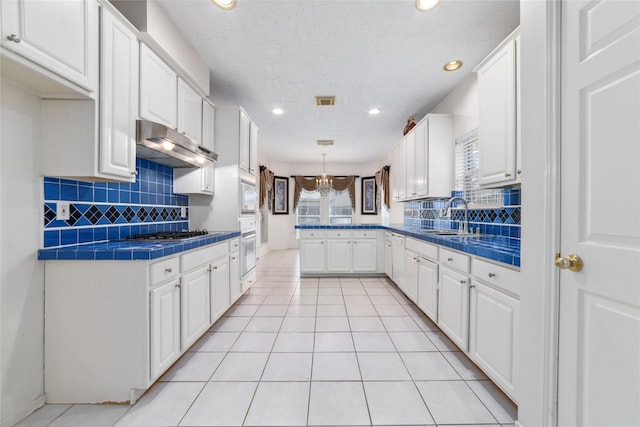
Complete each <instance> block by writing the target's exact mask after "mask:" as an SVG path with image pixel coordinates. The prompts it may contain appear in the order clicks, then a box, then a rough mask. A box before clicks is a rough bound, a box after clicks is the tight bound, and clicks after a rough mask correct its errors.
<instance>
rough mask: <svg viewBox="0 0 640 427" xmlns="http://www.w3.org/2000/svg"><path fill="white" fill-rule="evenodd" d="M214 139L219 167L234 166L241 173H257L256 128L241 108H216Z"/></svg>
mask: <svg viewBox="0 0 640 427" xmlns="http://www.w3.org/2000/svg"><path fill="white" fill-rule="evenodd" d="M215 119H216V124H215V139H216V152H217V153H218V154H219V155H220V160H219V162H218V164H219V165H224V166H227V165H233V164H236V165H237V166H238V168H239V169H240V170H241V171H245V172H248V173H250V174H251V175H256V174H257V172H258V127H257V126H256V125H255V124H254V123H253V122H252V121H251V118H250V117H249V116H248V115H247V113H246V112H245V111H244V110H243V109H242V107H216V115H215Z"/></svg>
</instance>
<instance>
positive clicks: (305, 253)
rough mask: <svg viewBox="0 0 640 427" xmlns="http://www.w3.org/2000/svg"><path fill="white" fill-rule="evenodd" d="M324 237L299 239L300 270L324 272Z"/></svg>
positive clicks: (304, 271)
mask: <svg viewBox="0 0 640 427" xmlns="http://www.w3.org/2000/svg"><path fill="white" fill-rule="evenodd" d="M324 246H325V245H324V239H313V238H311V239H304V238H303V239H300V272H301V273H323V272H324V258H325V251H324Z"/></svg>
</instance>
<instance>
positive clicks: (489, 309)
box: [469, 281, 520, 399]
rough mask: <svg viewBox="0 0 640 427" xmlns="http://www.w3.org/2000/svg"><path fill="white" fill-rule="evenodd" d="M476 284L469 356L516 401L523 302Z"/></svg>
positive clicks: (472, 301)
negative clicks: (521, 303)
mask: <svg viewBox="0 0 640 427" xmlns="http://www.w3.org/2000/svg"><path fill="white" fill-rule="evenodd" d="M474 285H475V286H474V287H473V288H472V289H471V310H470V313H471V318H470V322H469V323H470V331H469V356H471V358H472V359H473V360H474V361H475V362H476V363H477V364H478V365H479V366H480V367H481V368H483V369H484V371H485V372H486V373H487V374H488V375H489V376H490V377H491V378H492V379H493V380H494V381H495V382H496V383H497V384H498V385H499V386H500V387H501V388H502V389H503V390H504V391H505V392H506V393H507V394H508V395H509V396H511V397H512V398H514V399H515V397H516V396H515V384H516V373H517V361H518V354H517V352H518V330H519V325H518V323H519V317H520V315H519V313H520V301H518V300H517V299H515V298H513V297H510V296H508V295H506V294H504V293H502V292H500V291H497V290H495V289H493V288H490V287H489V286H485V285H484V284H482V283H481V282H477V281H474Z"/></svg>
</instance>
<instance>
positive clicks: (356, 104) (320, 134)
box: [160, 0, 519, 162]
mask: <svg viewBox="0 0 640 427" xmlns="http://www.w3.org/2000/svg"><path fill="white" fill-rule="evenodd" d="M160 3H161V7H162V8H163V9H164V10H165V12H167V14H168V16H169V17H170V19H172V20H173V21H174V23H175V24H176V25H177V26H178V27H179V28H182V29H184V33H185V35H186V37H187V38H188V39H189V40H190V41H191V43H192V44H193V46H194V47H195V48H196V49H197V50H198V52H199V53H200V55H202V57H203V58H204V60H205V61H206V62H207V64H208V65H209V67H210V68H211V97H212V99H213V101H214V102H215V104H216V105H242V106H243V107H244V108H245V110H246V111H247V112H248V114H249V116H251V118H252V120H253V121H254V122H255V123H256V124H257V125H258V127H259V128H260V131H259V138H258V140H259V147H260V151H261V152H262V153H264V155H265V157H266V158H268V159H270V160H276V161H282V162H310V161H320V160H321V156H320V153H321V152H327V153H328V155H327V161H328V162H330V161H340V162H368V161H375V160H379V159H382V158H383V157H384V156H385V154H386V153H387V152H388V151H389V150H390V149H391V147H392V146H393V145H394V144H395V143H396V142H397V141H398V140H399V139H400V138H401V137H402V129H403V128H404V126H405V124H406V119H407V118H408V117H410V116H414V117H415V118H416V120H417V119H419V118H421V117H422V116H424V114H426V113H427V112H429V111H430V110H431V109H432V108H433V107H434V106H436V104H438V102H439V101H440V100H441V99H442V98H443V97H445V96H446V95H447V94H448V93H449V92H450V91H451V90H452V89H453V88H454V87H455V86H456V85H457V84H458V83H459V82H460V81H461V80H463V79H464V78H465V77H466V76H468V75H469V74H470V73H471V72H472V71H471V70H472V69H473V68H474V67H475V65H477V64H478V63H479V62H480V61H481V60H482V59H483V58H484V57H485V56H486V55H487V54H488V53H489V52H491V50H493V48H494V47H495V46H497V45H498V43H500V41H502V39H504V37H505V36H507V35H508V34H509V33H510V32H511V31H512V30H513V29H514V28H515V27H516V26H517V25H518V22H519V1H517V0H516V1H514V0H498V1H494V0H470V1H461V0H442V2H441V3H440V5H438V6H437V7H436V8H435V9H433V10H432V11H430V12H426V13H425V12H418V11H417V10H416V8H415V7H414V1H413V0H341V1H336V0H284V1H278V0H238V5H237V7H236V8H235V9H233V10H231V11H224V10H222V9H220V8H218V7H217V6H215V5H214V4H213V3H211V2H210V1H209V0H180V1H178V0H161V1H160ZM454 59H461V60H463V61H464V67H463V68H462V69H460V70H458V71H456V72H453V73H446V72H444V71H442V66H443V65H444V64H445V63H446V62H448V61H451V60H454ZM315 95H335V96H336V105H335V106H331V107H318V106H316V105H315V103H314V96H315ZM275 107H279V108H282V109H283V110H284V114H282V115H280V116H275V115H273V114H272V113H271V110H272V109H273V108H275ZM373 107H377V108H379V109H380V110H381V112H380V114H379V115H377V116H370V115H369V114H368V111H369V109H371V108H373ZM318 139H334V140H335V145H334V146H333V147H328V148H321V147H318V146H316V140H318Z"/></svg>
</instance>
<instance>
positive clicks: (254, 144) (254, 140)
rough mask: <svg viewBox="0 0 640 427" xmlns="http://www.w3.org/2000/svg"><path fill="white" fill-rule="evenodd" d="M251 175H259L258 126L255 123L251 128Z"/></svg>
mask: <svg viewBox="0 0 640 427" xmlns="http://www.w3.org/2000/svg"><path fill="white" fill-rule="evenodd" d="M249 173H250V174H251V175H256V174H257V173H258V126H256V124H255V123H253V122H251V124H250V126H249Z"/></svg>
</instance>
